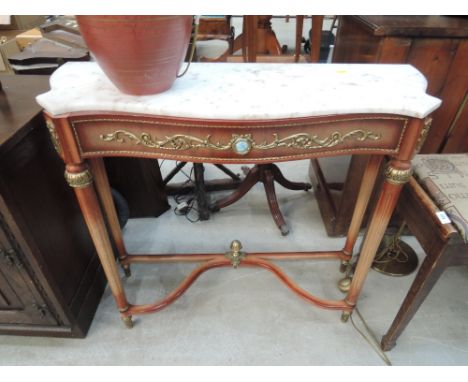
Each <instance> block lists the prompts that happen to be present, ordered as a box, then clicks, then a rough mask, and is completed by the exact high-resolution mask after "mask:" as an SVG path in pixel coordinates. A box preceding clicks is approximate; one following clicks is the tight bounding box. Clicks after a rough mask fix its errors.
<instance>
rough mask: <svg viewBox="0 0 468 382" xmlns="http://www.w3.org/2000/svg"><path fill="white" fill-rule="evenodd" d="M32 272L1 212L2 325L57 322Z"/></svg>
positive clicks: (0, 299) (0, 293)
mask: <svg viewBox="0 0 468 382" xmlns="http://www.w3.org/2000/svg"><path fill="white" fill-rule="evenodd" d="M30 272H31V271H30V270H28V266H27V264H26V263H25V260H24V256H23V254H22V253H21V248H20V247H19V245H18V243H17V242H16V240H15V238H14V236H12V234H11V232H9V227H8V225H7V224H6V221H5V219H4V216H3V214H1V213H0V328H1V326H2V325H5V324H15V325H17V324H25V325H57V321H56V320H55V318H54V317H53V315H52V314H51V313H50V311H49V309H48V307H47V304H46V303H45V300H44V299H43V298H42V296H41V294H40V292H39V290H38V289H37V287H36V283H35V282H34V278H33V277H32V274H31V273H30Z"/></svg>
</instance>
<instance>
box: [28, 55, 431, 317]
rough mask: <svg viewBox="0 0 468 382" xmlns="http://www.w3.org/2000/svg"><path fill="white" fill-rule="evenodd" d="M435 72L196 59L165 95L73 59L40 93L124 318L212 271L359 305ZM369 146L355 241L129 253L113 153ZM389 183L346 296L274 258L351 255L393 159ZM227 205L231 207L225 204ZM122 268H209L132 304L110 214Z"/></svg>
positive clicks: (332, 305)
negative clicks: (313, 289) (115, 190)
mask: <svg viewBox="0 0 468 382" xmlns="http://www.w3.org/2000/svg"><path fill="white" fill-rule="evenodd" d="M425 88H426V81H425V79H424V77H423V76H422V75H421V74H420V73H419V72H418V71H417V70H416V69H414V68H413V67H412V66H409V65H327V64H325V65H322V64H307V65H298V64H212V63H195V64H193V65H192V66H191V67H190V70H189V72H188V73H187V74H186V75H185V76H184V77H182V78H180V79H178V80H177V81H176V83H175V84H174V86H173V87H172V88H171V89H170V90H168V91H167V92H165V93H162V94H158V95H154V96H145V97H134V96H127V95H124V94H121V93H120V92H119V91H118V90H116V89H115V87H114V86H113V85H112V84H111V83H110V81H109V80H108V79H107V78H106V76H105V75H104V74H103V73H102V71H101V70H100V69H99V67H98V66H97V65H96V64H95V63H67V64H65V65H63V66H62V67H61V68H60V69H58V70H57V71H56V72H55V73H54V75H53V76H52V78H51V90H50V91H49V92H48V93H45V94H42V95H40V96H38V97H37V100H38V102H39V104H40V105H41V106H42V107H43V108H44V109H45V117H46V120H47V124H48V127H49V129H50V132H51V135H52V139H53V141H54V142H55V144H56V147H57V150H58V152H59V154H60V156H61V157H62V159H63V160H64V162H65V164H66V170H65V178H66V180H67V181H68V183H69V184H70V186H72V187H74V190H75V192H76V196H77V198H78V201H79V204H80V206H81V210H82V212H83V215H84V217H85V220H86V222H87V225H88V228H89V231H90V233H91V236H92V238H93V241H94V244H95V246H96V250H97V252H98V254H99V257H100V259H101V262H102V265H103V268H104V271H105V273H106V275H107V278H108V281H109V286H110V288H111V290H112V293H113V296H114V298H115V301H116V304H117V307H118V309H119V311H120V315H121V317H122V319H123V320H124V322H125V323H126V324H127V325H128V326H132V321H131V317H132V315H138V314H143V313H150V312H155V311H158V310H160V309H162V308H164V307H166V306H168V305H169V304H171V303H172V302H174V301H175V300H176V299H177V298H178V297H180V296H181V295H182V294H183V293H184V292H185V291H186V290H187V288H188V287H189V286H190V285H191V284H192V283H193V282H194V281H195V280H196V279H197V277H198V276H200V275H201V274H202V273H203V272H205V271H207V270H208V269H212V268H218V267H225V266H234V267H235V268H236V267H243V266H247V267H262V268H264V269H267V270H269V271H271V272H273V273H274V274H275V275H276V276H278V278H279V279H280V280H281V281H282V282H283V283H284V284H286V286H287V287H288V288H290V289H291V290H292V291H293V292H294V293H295V294H297V295H298V296H300V297H302V298H303V299H305V300H306V301H308V302H310V303H312V304H314V305H317V306H319V307H321V308H325V309H331V310H339V311H342V312H343V316H342V319H343V320H344V321H346V320H347V318H348V317H349V315H350V314H351V313H352V311H353V309H354V307H355V306H356V303H357V300H358V297H359V294H360V292H361V289H362V287H363V284H364V280H365V278H366V275H367V273H368V271H369V267H370V265H371V263H372V260H373V258H374V256H375V252H376V249H377V247H378V245H379V243H380V241H381V238H382V236H383V234H384V232H385V229H386V226H387V223H388V221H389V218H390V216H391V214H392V212H393V210H394V207H395V204H396V202H397V199H398V196H399V193H400V190H401V188H402V185H403V184H404V183H405V182H406V181H407V180H408V179H409V177H410V175H411V159H412V157H413V155H414V151H415V147H416V145H417V142H418V139H419V138H420V135H421V132H422V131H423V127H424V118H425V117H426V116H427V115H428V114H430V113H431V112H432V111H433V110H435V109H436V108H437V107H438V106H439V104H440V101H439V100H438V99H436V98H434V97H431V96H428V95H427V94H426V93H425ZM349 154H356V155H358V154H367V155H371V158H372V159H371V160H370V161H369V164H368V166H367V169H366V174H365V176H364V181H363V182H362V184H361V187H360V191H359V197H358V201H357V204H356V208H355V211H354V215H353V219H352V222H351V225H350V228H349V232H348V237H347V240H346V244H345V246H344V248H343V249H342V250H340V251H320V252H312V251H310V252H295V251H294V250H292V251H291V252H265V253H249V252H244V251H243V249H242V246H241V244H240V243H239V242H238V241H237V240H234V241H233V242H232V243H231V248H230V250H228V251H227V252H226V253H206V254H200V253H191V254H177V253H174V254H159V255H156V254H151V255H135V254H128V253H127V251H126V249H125V244H124V241H123V239H122V233H121V231H120V228H119V226H118V223H117V219H116V214H115V211H114V207H113V204H112V203H111V198H110V194H109V185H108V181H107V177H106V173H105V170H104V167H103V162H102V160H103V159H102V158H103V157H112V156H121V157H140V158H158V159H172V160H179V161H190V162H194V163H237V164H243V163H245V164H252V163H253V164H262V163H273V162H281V161H295V160H302V159H312V158H318V157H323V156H333V155H349ZM385 156H387V157H388V158H389V162H388V164H387V166H386V169H385V181H384V184H383V186H382V188H381V191H380V196H379V200H378V203H377V206H376V208H375V211H374V212H373V215H372V218H371V223H370V225H369V228H368V230H367V234H366V236H365V239H364V242H363V246H362V250H361V254H360V257H359V260H358V263H357V265H356V269H355V273H354V277H353V280H352V283H351V286H350V288H349V291H348V293H347V295H346V297H345V298H344V299H342V300H325V299H321V298H319V297H316V296H313V295H311V294H310V293H308V292H307V291H305V290H304V289H302V288H301V287H300V286H299V285H297V284H295V283H294V282H293V281H292V280H290V279H289V278H288V277H287V276H286V275H285V274H284V273H283V271H282V270H281V269H280V267H279V266H278V265H276V264H274V263H273V262H272V260H291V259H314V258H336V259H339V260H341V262H342V263H346V262H348V261H350V259H351V257H352V252H353V247H354V244H355V242H356V238H357V236H358V232H359V228H360V226H361V222H362V217H363V215H364V212H365V209H366V206H367V203H368V200H369V196H370V194H371V192H372V190H373V188H374V185H375V183H376V178H377V175H378V169H379V168H380V164H381V161H382V160H383V158H384V157H385ZM221 213H222V212H221ZM105 219H107V223H108V225H109V227H110V234H111V235H112V237H113V239H114V241H115V243H116V247H117V250H118V258H119V260H120V263H121V265H122V266H123V267H124V268H125V269H127V270H128V268H129V266H130V264H131V263H158V262H175V261H192V262H199V263H200V265H199V266H198V267H197V268H195V270H194V271H193V272H192V273H191V274H190V275H188V277H187V278H186V279H185V280H184V281H183V282H182V283H181V284H180V285H179V286H178V287H177V288H176V289H175V290H174V291H173V292H171V293H170V294H169V295H168V296H167V297H165V298H163V299H162V300H160V301H156V302H155V303H150V304H131V303H129V301H128V300H127V297H126V295H125V291H124V288H123V286H122V282H121V280H120V275H119V272H118V268H117V266H116V261H115V257H114V254H113V252H112V246H111V239H110V237H109V234H108V232H107V228H106V222H105Z"/></svg>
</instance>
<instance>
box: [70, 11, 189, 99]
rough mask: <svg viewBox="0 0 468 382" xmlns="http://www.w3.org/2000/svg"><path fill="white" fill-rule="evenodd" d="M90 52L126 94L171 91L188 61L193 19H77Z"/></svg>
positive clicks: (148, 17) (182, 17) (158, 17)
mask: <svg viewBox="0 0 468 382" xmlns="http://www.w3.org/2000/svg"><path fill="white" fill-rule="evenodd" d="M77 20H78V24H79V26H80V30H81V34H82V36H83V38H84V40H85V41H86V43H87V45H88V48H89V50H90V51H91V52H92V53H93V55H94V56H95V57H96V60H97V62H98V64H99V66H100V67H101V68H102V70H103V71H104V72H105V73H106V75H107V76H108V77H109V79H110V80H111V81H112V82H113V83H114V85H115V86H117V87H118V88H119V89H120V90H121V91H122V92H124V93H127V94H133V95H144V94H155V93H160V92H163V91H165V90H167V89H169V88H170V87H171V86H172V84H173V82H174V81H175V79H176V75H177V73H178V71H179V69H180V66H181V64H182V62H183V60H184V58H185V54H186V52H187V48H188V45H189V40H190V35H191V31H192V16H77Z"/></svg>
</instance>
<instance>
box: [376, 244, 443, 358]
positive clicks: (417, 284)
mask: <svg viewBox="0 0 468 382" xmlns="http://www.w3.org/2000/svg"><path fill="white" fill-rule="evenodd" d="M450 257H451V256H450V249H449V248H448V247H447V246H445V247H444V248H443V249H442V250H441V251H440V252H439V253H432V254H428V255H427V256H426V258H425V259H424V261H423V263H422V264H421V267H420V269H419V271H418V274H417V275H416V278H415V280H414V281H413V284H411V288H410V289H409V291H408V294H407V295H406V297H405V299H404V301H403V303H402V304H401V307H400V310H399V311H398V313H397V315H396V316H395V319H394V320H393V322H392V325H391V326H390V329H388V331H387V333H386V334H385V335H384V336H383V337H382V341H381V344H380V345H381V347H382V350H384V351H388V350H391V349H392V348H393V347H394V346H395V345H396V340H397V338H398V337H399V336H400V335H401V333H402V332H403V330H404V329H405V328H406V326H407V325H408V323H409V322H410V321H411V319H412V318H413V316H414V315H415V314H416V312H417V311H418V309H419V307H420V306H421V304H422V303H423V302H424V300H425V299H426V297H427V296H428V295H429V293H430V291H431V290H432V288H433V287H434V285H435V283H436V282H437V280H439V278H440V276H441V275H442V273H443V272H444V271H445V269H446V268H447V266H448V265H449V260H450Z"/></svg>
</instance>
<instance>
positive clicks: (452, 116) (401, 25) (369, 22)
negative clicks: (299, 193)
mask: <svg viewBox="0 0 468 382" xmlns="http://www.w3.org/2000/svg"><path fill="white" fill-rule="evenodd" d="M333 62H337V63H386V64H397V63H408V64H411V65H413V66H415V67H416V68H417V69H418V70H420V71H421V72H422V73H423V74H424V75H425V76H426V79H427V81H428V88H427V89H428V93H429V94H431V95H433V96H436V97H438V98H441V99H442V105H441V107H440V108H439V109H438V110H436V111H435V112H434V114H433V115H432V118H433V123H432V127H431V131H430V133H429V135H428V137H427V139H426V142H425V144H424V145H423V147H422V150H421V152H422V153H436V152H445V153H448V152H451V153H453V152H466V151H468V123H467V119H468V105H467V102H466V100H467V89H468V70H467V67H468V19H467V18H466V17H447V16H342V17H340V20H339V27H338V31H337V37H336V43H335V48H334V52H333ZM365 165H366V158H365V157H358V156H353V157H352V158H351V161H350V165H349V170H348V173H347V175H346V179H345V181H344V184H343V185H342V186H340V187H338V189H335V190H333V188H334V187H333V186H334V185H333V186H332V187H329V185H328V184H327V180H326V179H324V178H323V176H321V174H320V170H318V171H317V169H316V168H312V171H311V180H312V182H313V183H314V184H315V186H316V187H315V189H316V196H317V200H318V202H319V207H320V211H321V214H322V218H323V221H324V223H325V226H326V229H327V233H328V234H329V235H330V236H340V235H344V234H346V231H347V228H348V227H349V222H350V221H351V211H352V208H351V207H352V206H354V203H355V202H356V198H357V192H358V188H357V185H358V184H360V182H361V179H362V175H363V173H364V168H365ZM314 167H316V166H314ZM343 195H346V197H343Z"/></svg>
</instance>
